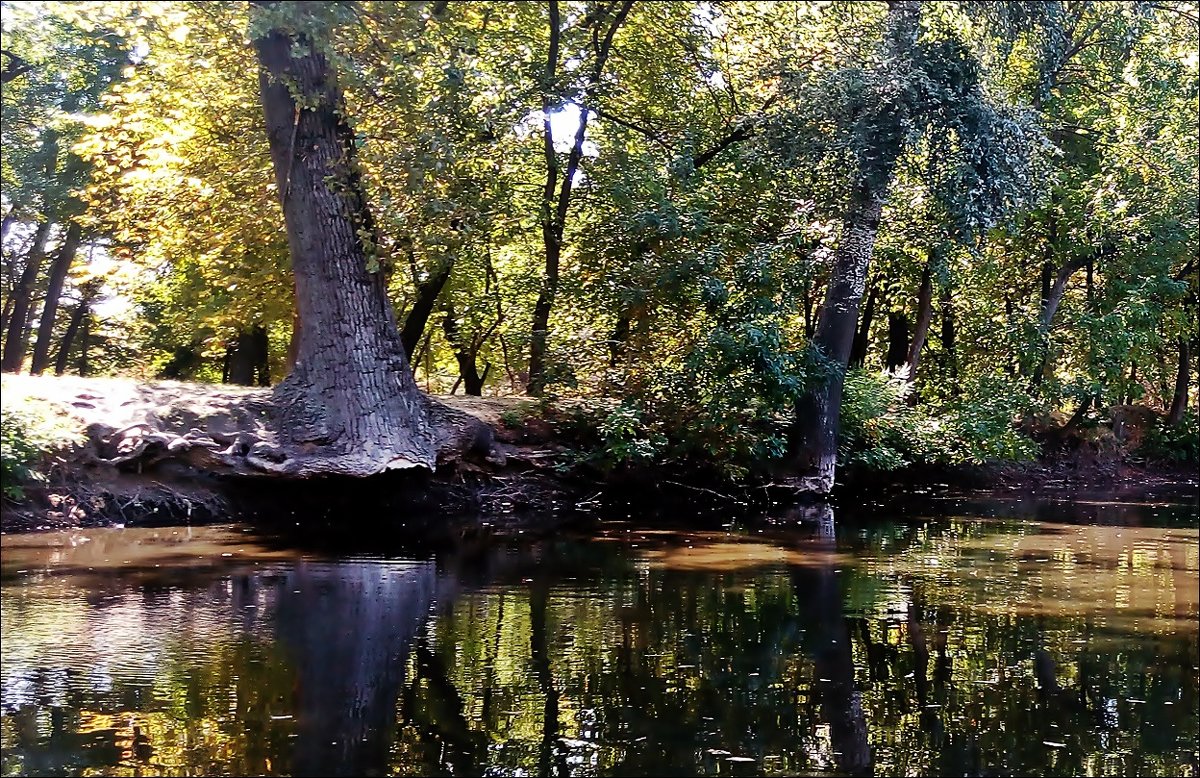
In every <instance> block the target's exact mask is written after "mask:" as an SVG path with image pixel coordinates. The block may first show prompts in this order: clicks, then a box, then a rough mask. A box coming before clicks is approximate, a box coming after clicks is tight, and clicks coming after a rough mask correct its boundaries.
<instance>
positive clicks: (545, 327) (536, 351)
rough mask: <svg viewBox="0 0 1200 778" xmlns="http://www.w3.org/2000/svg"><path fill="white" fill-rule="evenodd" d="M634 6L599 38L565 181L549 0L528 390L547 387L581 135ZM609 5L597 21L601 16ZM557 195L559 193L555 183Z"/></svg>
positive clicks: (554, 19)
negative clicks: (558, 147)
mask: <svg viewBox="0 0 1200 778" xmlns="http://www.w3.org/2000/svg"><path fill="white" fill-rule="evenodd" d="M632 8H633V0H625V2H623V3H622V4H621V7H620V9H618V10H617V13H616V15H615V16H614V17H613V20H612V22H611V23H610V24H609V25H608V28H607V31H606V32H605V35H604V39H603V42H600V41H599V40H597V41H596V44H595V45H596V50H595V55H596V60H595V64H594V66H593V69H592V73H591V78H590V80H589V81H588V84H587V86H586V87H585V88H584V95H583V99H582V100H581V101H579V103H578V105H579V128H578V129H577V130H576V131H575V140H574V143H573V144H572V145H571V151H570V153H569V154H568V155H567V166H566V169H565V170H563V174H562V182H561V184H560V183H559V181H558V179H559V175H558V152H556V151H555V150H554V133H553V129H552V127H551V122H550V117H551V114H552V113H553V112H554V110H555V108H556V105H555V101H556V99H557V96H556V95H554V94H553V93H552V92H551V91H550V89H551V87H552V85H553V84H554V80H555V74H556V72H557V69H558V50H559V36H560V35H561V29H560V18H559V10H558V3H557V2H556V1H555V0H550V48H549V51H548V53H547V56H546V70H545V74H544V86H543V90H544V91H543V98H542V112H543V114H544V118H543V121H542V147H543V154H544V155H545V158H546V183H545V185H544V186H543V189H542V243H543V245H544V247H545V252H546V265H545V271H544V274H543V276H542V285H541V289H540V290H539V291H538V299H537V302H536V303H535V304H534V306H533V320H532V322H531V324H530V345H529V382H528V385H527V386H526V391H527V392H528V393H529V394H531V395H540V394H541V393H542V391H543V390H544V389H545V387H546V350H547V344H548V343H549V336H550V311H551V310H552V309H553V307H554V300H555V297H557V295H558V280H559V262H560V260H561V259H562V246H563V235H564V234H565V232H566V224H567V212H568V210H569V209H570V205H571V190H572V187H573V186H574V185H575V173H576V172H577V171H578V170H579V163H580V161H581V160H582V159H583V141H584V139H585V138H586V137H587V126H588V115H589V111H588V105H587V104H588V102H590V100H589V98H590V92H591V90H592V89H593V88H594V87H595V86H596V85H597V84H598V83H599V82H600V77H601V76H602V75H603V73H604V64H605V62H607V60H608V55H609V53H610V52H611V51H612V42H613V37H614V36H615V35H616V34H617V30H618V29H619V28H620V26H621V25H622V24H623V23H624V21H625V17H627V16H628V15H629V11H630V9H632ZM608 13H610V11H606V12H604V16H602V17H601V19H600V20H598V21H597V24H599V23H600V22H601V21H603V20H604V19H605V18H606V17H607V14H608ZM556 186H557V189H558V195H557V199H556V198H555V193H554V192H555V188H556Z"/></svg>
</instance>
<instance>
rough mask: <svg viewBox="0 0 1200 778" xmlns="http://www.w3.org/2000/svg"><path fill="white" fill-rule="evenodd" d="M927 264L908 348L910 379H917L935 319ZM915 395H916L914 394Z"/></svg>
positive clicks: (931, 280) (930, 269)
mask: <svg viewBox="0 0 1200 778" xmlns="http://www.w3.org/2000/svg"><path fill="white" fill-rule="evenodd" d="M931 262H932V260H930V262H927V263H926V264H925V270H924V271H923V272H922V273H921V289H920V290H919V291H918V292H917V326H916V327H915V328H914V329H913V337H912V344H911V345H910V346H909V348H908V381H909V383H912V382H913V381H916V380H917V366H918V365H920V364H921V350H922V349H924V348H925V339H926V338H927V337H928V336H929V324H930V322H932V321H933V268H932V267H931V264H930V263H931ZM913 397H916V395H915V394H914V395H913Z"/></svg>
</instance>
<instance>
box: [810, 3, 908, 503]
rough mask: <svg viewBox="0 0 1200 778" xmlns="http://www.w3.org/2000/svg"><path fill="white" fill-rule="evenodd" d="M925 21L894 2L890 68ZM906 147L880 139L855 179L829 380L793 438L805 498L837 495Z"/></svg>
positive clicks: (815, 391) (896, 137)
mask: <svg viewBox="0 0 1200 778" xmlns="http://www.w3.org/2000/svg"><path fill="white" fill-rule="evenodd" d="M920 16H921V3H920V2H911V1H909V2H905V1H903V0H893V2H891V3H889V4H888V21H887V31H886V33H885V44H884V49H885V51H884V56H883V60H884V61H885V62H887V63H888V65H887V67H889V68H891V67H894V66H895V64H894V63H895V62H896V61H907V60H909V59H911V56H912V54H911V49H912V47H913V46H915V45H916V41H917V34H918V32H919V30H920ZM903 144H904V140H903V135H902V134H901V133H900V132H899V131H898V130H894V131H890V132H878V133H875V134H874V135H873V136H872V140H871V146H870V148H868V149H866V150H864V151H865V153H864V154H863V155H862V157H861V160H862V161H861V162H860V167H859V169H858V170H857V171H856V178H857V179H858V182H859V183H858V184H857V185H856V191H855V193H854V196H853V198H852V199H851V203H850V207H849V209H848V210H847V212H846V217H845V220H844V221H843V223H842V234H841V239H840V240H839V241H838V247H837V251H836V252H835V253H834V260H833V272H832V275H831V276H830V279H829V286H828V288H827V289H826V292H825V304H824V305H823V306H822V308H821V316H820V318H819V319H818V321H817V331H816V335H815V337H814V338H813V343H814V344H815V346H816V348H817V349H818V351H819V352H820V353H821V354H822V355H823V356H824V358H825V360H826V365H827V366H828V372H827V375H826V376H824V377H823V380H821V381H819V382H818V383H817V384H816V385H815V386H813V387H811V388H810V389H809V390H808V391H807V392H806V393H805V394H804V395H803V396H802V397H801V398H800V399H799V400H798V401H797V403H796V413H795V418H794V423H793V425H792V429H791V430H790V435H789V449H790V452H791V457H790V460H791V467H792V470H793V477H794V483H795V485H796V487H797V488H798V489H800V490H801V491H808V492H816V493H818V494H828V493H829V491H830V490H831V489H832V488H833V479H834V474H835V471H836V469H837V439H838V425H839V415H840V414H841V409H842V387H843V384H844V381H845V371H846V366H847V364H848V363H849V361H850V347H851V345H852V341H853V340H854V330H855V326H856V325H857V323H858V306H859V304H860V303H861V302H862V296H863V291H864V289H865V287H866V284H867V274H868V272H869V271H870V265H871V255H872V253H873V252H874V250H875V237H876V235H877V234H878V232H879V219H880V217H881V215H882V213H883V203H884V200H885V199H886V198H887V193H888V188H889V186H890V185H891V179H892V173H893V171H894V170H895V166H896V160H897V159H898V158H899V157H900V154H901V153H902V152H903V150H904V149H903Z"/></svg>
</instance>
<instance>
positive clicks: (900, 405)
mask: <svg viewBox="0 0 1200 778" xmlns="http://www.w3.org/2000/svg"><path fill="white" fill-rule="evenodd" d="M911 391H912V385H911V384H909V383H908V382H907V381H905V380H904V379H902V378H898V377H896V376H893V375H891V374H889V373H885V372H870V371H866V370H850V371H848V372H847V373H846V380H845V388H844V390H843V392H842V415H841V436H840V438H839V440H838V463H839V464H840V465H842V466H846V465H859V466H862V467H865V468H867V469H869V470H897V469H899V468H902V467H906V466H908V465H911V464H913V462H914V461H915V460H916V459H917V458H918V457H919V456H920V453H921V451H922V449H923V448H924V446H923V442H922V435H923V429H922V419H921V416H920V414H919V413H918V412H917V411H916V409H914V408H913V407H912V406H910V405H909V404H908V397H909V394H910V393H911Z"/></svg>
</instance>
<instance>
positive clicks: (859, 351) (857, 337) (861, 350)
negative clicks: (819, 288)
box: [805, 285, 879, 367]
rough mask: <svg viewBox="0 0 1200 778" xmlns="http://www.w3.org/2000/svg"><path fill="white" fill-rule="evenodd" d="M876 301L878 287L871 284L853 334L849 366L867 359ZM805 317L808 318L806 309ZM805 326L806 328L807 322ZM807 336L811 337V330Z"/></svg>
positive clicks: (858, 365) (855, 365) (858, 364)
mask: <svg viewBox="0 0 1200 778" xmlns="http://www.w3.org/2000/svg"><path fill="white" fill-rule="evenodd" d="M878 301H879V289H878V288H877V287H876V286H874V285H872V286H871V288H870V291H868V292H867V303H866V305H864V306H863V314H862V323H861V324H859V326H858V332H856V333H855V334H854V344H853V346H852V347H851V348H850V366H851V367H862V366H863V364H864V363H865V362H866V361H867V349H868V348H869V347H870V344H871V323H872V322H873V321H874V319H875V304H876V303H877V302H878ZM805 318H806V319H807V318H808V312H807V310H806V311H805ZM805 328H806V329H807V328H808V326H807V324H806V325H805ZM809 337H812V334H811V331H810V332H809Z"/></svg>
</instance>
